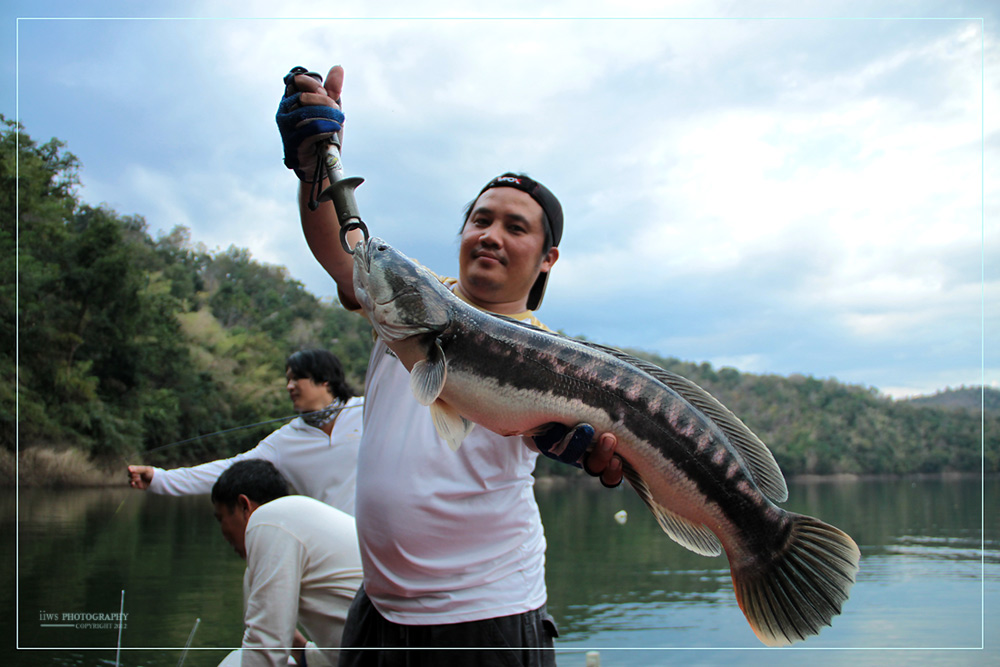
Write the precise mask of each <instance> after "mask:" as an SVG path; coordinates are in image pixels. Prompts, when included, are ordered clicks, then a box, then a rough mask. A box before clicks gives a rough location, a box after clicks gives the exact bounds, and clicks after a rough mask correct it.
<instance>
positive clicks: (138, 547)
mask: <svg viewBox="0 0 1000 667" xmlns="http://www.w3.org/2000/svg"><path fill="white" fill-rule="evenodd" d="M588 481H589V480H588ZM789 492H790V498H789V501H788V502H787V503H785V504H784V506H785V507H786V508H787V509H790V510H792V511H798V512H802V513H806V514H811V515H814V516H818V517H820V518H823V519H824V520H826V521H829V522H830V523H833V524H834V525H837V526H838V527H840V528H842V529H843V530H845V531H846V532H848V533H849V534H850V535H851V536H852V537H854V539H855V541H857V543H858V545H859V546H860V547H861V550H862V564H861V571H860V573H859V575H858V583H857V585H856V586H855V587H854V591H853V593H852V595H851V599H850V600H849V601H848V603H847V605H846V606H845V610H844V614H843V615H842V616H840V617H838V618H837V619H835V621H834V625H833V627H830V628H826V629H825V630H824V631H823V633H822V634H821V635H820V636H819V637H816V638H813V639H810V640H809V641H808V642H806V644H804V645H803V646H806V647H808V648H810V649H812V648H815V649H820V650H822V649H824V648H826V649H843V650H847V649H852V648H854V647H867V648H873V647H874V648H882V649H897V648H924V649H935V650H936V649H942V648H943V649H947V652H946V653H943V654H939V653H935V652H933V651H924V652H920V653H918V654H916V655H917V657H916V658H915V654H911V653H905V660H906V662H908V663H913V662H916V663H917V664H934V662H933V660H931V658H934V659H938V658H940V656H941V655H945V656H947V657H948V661H949V662H958V663H962V662H963V660H964V658H965V657H966V656H974V657H972V658H969V660H971V662H970V661H965V664H977V663H978V661H979V659H980V658H982V657H983V656H984V655H985V654H984V653H983V652H982V651H979V652H976V653H963V654H959V655H958V656H957V657H958V659H957V660H952V659H953V658H955V657H956V656H955V655H954V654H953V653H952V652H951V651H953V650H957V649H961V648H967V649H975V648H977V647H979V646H980V645H981V643H982V628H983V627H984V625H983V619H982V605H983V602H982V600H983V598H982V593H983V588H984V586H985V589H986V594H987V595H997V594H1000V531H998V527H997V525H996V522H995V517H991V518H992V523H990V522H988V523H987V531H988V532H987V534H986V535H985V542H986V550H985V551H982V550H981V547H982V542H983V539H984V536H983V535H982V532H981V526H982V524H983V508H984V498H983V488H982V487H981V485H980V482H979V481H978V480H948V481H943V480H926V481H919V482H912V481H864V482H836V483H834V482H823V483H792V484H791V485H790V488H789ZM537 495H538V500H539V505H540V507H541V510H542V519H543V522H544V524H545V530H546V536H547V539H548V555H547V571H548V575H547V582H548V589H549V609H550V611H551V612H552V613H553V614H554V615H555V617H556V619H557V621H558V622H559V625H560V630H561V631H562V637H561V638H560V642H559V646H560V648H561V649H563V650H568V651H571V653H569V654H567V655H566V656H565V657H564V658H561V659H560V664H561V665H567V666H568V667H574V665H582V664H583V659H582V656H580V655H578V654H577V653H572V651H582V650H583V649H585V648H594V647H597V648H600V649H602V665H604V666H605V667H608V666H615V665H619V666H625V665H629V666H632V665H634V666H638V665H654V664H665V663H669V662H671V661H673V662H683V663H685V664H718V663H719V662H722V661H727V662H728V661H729V660H731V659H732V657H731V656H727V655H725V654H724V653H723V654H719V653H712V654H711V655H710V656H709V654H706V653H700V652H691V651H688V652H684V653H676V652H674V653H670V652H669V651H670V650H680V649H688V648H705V649H707V648H712V649H724V648H730V649H740V650H743V649H746V650H754V651H756V650H758V649H759V648H760V646H761V645H760V643H759V642H758V641H757V639H756V638H755V637H754V636H753V634H752V632H751V631H750V629H749V626H748V624H747V623H746V621H745V619H744V617H743V615H742V613H741V612H740V611H739V609H738V607H737V605H736V601H735V598H734V596H733V593H732V583H731V581H730V577H729V568H728V564H727V562H726V559H725V557H721V556H720V557H717V558H706V557H703V556H698V555H696V554H694V553H691V552H690V551H688V550H686V549H684V548H682V547H680V546H678V545H677V544H675V543H674V542H672V541H671V540H670V539H669V538H667V537H666V536H665V535H664V534H663V532H662V531H661V530H660V528H659V526H658V525H657V524H656V522H655V520H654V519H653V517H652V516H651V515H650V513H649V511H648V510H647V509H646V508H645V506H644V505H643V504H642V503H641V501H639V500H638V498H637V497H636V495H635V494H634V493H633V492H632V491H631V490H629V489H624V488H623V489H619V490H615V491H607V490H605V489H603V488H601V487H600V486H599V485H598V486H596V487H594V486H592V485H590V484H571V485H569V486H567V487H562V488H551V489H544V488H539V489H538V491H537ZM985 496H986V497H985V500H986V502H985V507H987V508H990V507H996V506H997V503H998V501H1000V480H997V479H991V480H987V482H986V484H985ZM621 510H625V511H626V512H627V513H628V521H627V522H626V523H625V524H620V523H619V522H617V521H616V520H615V514H616V513H618V512H619V511H621ZM15 522H16V524H17V535H18V538H19V541H20V543H19V550H18V551H17V552H16V554H15V550H14V544H13V541H12V540H7V541H5V543H4V544H3V547H2V548H3V552H2V555H3V563H2V565H0V575H2V576H3V581H4V582H5V583H4V584H3V586H5V588H4V594H5V599H10V600H14V597H15V596H14V591H13V590H12V588H13V582H14V581H15V571H16V581H17V584H18V586H19V589H18V602H17V607H16V609H17V612H18V618H17V619H15V618H14V616H13V614H9V613H8V614H6V615H5V616H4V617H3V618H2V619H0V632H3V633H5V634H6V636H8V637H10V636H12V635H14V633H15V628H14V625H15V620H16V622H17V624H18V625H17V636H18V640H19V642H20V644H21V646H26V647H40V648H49V649H51V648H60V649H63V650H61V651H59V652H56V653H54V652H51V651H48V652H45V651H37V652H35V651H32V652H22V653H19V654H18V656H17V658H16V660H15V659H10V660H2V662H3V664H19V665H51V664H63V665H96V664H101V661H113V658H114V649H115V644H116V641H117V631H116V630H103V629H102V630H82V629H77V628H48V627H42V621H41V614H42V613H58V614H62V613H64V612H68V613H79V612H83V613H91V612H106V611H117V609H118V607H119V604H120V597H121V591H122V590H123V589H124V590H125V591H126V600H125V608H126V611H127V612H128V613H129V616H128V620H127V627H126V628H125V629H124V631H123V638H122V641H123V645H124V646H125V647H126V649H128V650H127V651H125V652H124V653H123V654H122V664H123V665H130V666H134V665H144V666H145V667H155V666H157V665H176V664H177V661H178V659H179V657H180V653H181V648H182V647H183V646H184V644H185V643H186V641H187V637H188V634H189V633H190V631H191V628H192V625H193V623H194V622H195V619H197V618H200V619H202V623H201V625H200V627H199V630H198V633H197V636H196V638H195V642H194V644H193V647H194V648H195V649H197V650H196V651H195V652H192V653H191V654H189V656H188V658H187V661H186V662H185V664H186V665H189V667H190V666H191V665H199V664H204V665H215V664H217V662H218V660H220V659H221V657H222V656H223V655H224V651H221V650H220V651H218V652H210V651H207V650H206V649H209V648H213V647H214V648H219V649H225V648H228V647H233V646H235V645H237V644H238V643H239V639H240V636H241V633H242V628H241V626H242V623H241V617H242V600H241V585H240V582H241V577H242V572H243V567H244V564H243V561H241V560H240V559H239V558H238V557H236V556H235V555H234V554H233V553H232V550H231V549H230V547H229V546H228V545H227V544H226V543H225V542H224V540H223V539H222V538H221V536H220V535H219V534H218V527H217V525H216V523H215V520H214V518H213V517H212V513H211V508H210V505H209V502H208V500H207V498H205V497H200V498H163V497H157V496H149V495H146V494H141V493H137V492H133V491H130V490H128V489H85V490H72V491H33V492H22V493H21V494H20V496H19V504H18V505H15V496H14V494H13V493H8V494H3V495H0V524H2V525H3V528H4V529H5V530H6V531H7V532H6V534H7V535H13V534H14V532H15ZM15 555H16V556H17V558H18V560H17V562H16V563H15ZM984 570H985V573H986V576H985V579H984V576H983V573H984ZM994 599H995V598H994ZM991 627H995V625H994V626H991ZM640 647H641V648H653V649H657V651H654V652H653V653H648V654H647V653H641V652H638V651H636V649H638V648H640ZM88 648H89V649H97V648H100V649H102V650H99V651H87V650H85V649H88ZM163 648H166V649H169V650H161V649H163ZM137 649H143V650H137ZM665 651H666V652H665ZM763 655H764V654H757V653H755V654H754V655H753V659H754V660H755V661H756V660H757V659H761V660H762V659H763ZM766 655H767V660H768V662H771V663H774V665H775V667H777V666H778V665H781V664H782V663H783V662H784V663H786V664H792V662H791V661H792V660H793V659H794V660H795V664H796V665H798V663H799V662H801V660H802V655H803V654H802V653H800V652H796V651H794V650H793V651H778V652H768V653H767V654H766ZM808 655H809V656H810V657H809V660H810V662H816V663H817V664H824V661H825V660H826V657H825V655H821V654H815V653H809V654H808ZM816 655H820V657H818V658H815V659H814V656H816ZM833 655H837V656H839V657H840V658H843V657H844V656H843V654H833ZM869 656H878V660H877V661H876V660H875V658H869ZM935 656H936V657H935ZM3 657H4V656H2V655H0V659H2V658H3ZM993 657H997V656H995V655H994V656H993ZM850 659H851V661H852V662H857V663H860V664H862V665H864V664H872V665H874V664H880V665H881V664H883V663H884V662H886V661H895V660H896V658H889V656H887V655H886V654H885V653H884V652H879V651H874V652H866V653H861V654H859V655H854V654H852V655H851V658H850ZM866 660H867V661H868V662H866ZM921 660H923V662H921ZM104 664H107V662H105V663H104ZM827 664H839V663H838V662H837V661H831V662H828V663H827ZM941 664H944V663H943V662H942V663H941ZM983 664H985V663H983Z"/></svg>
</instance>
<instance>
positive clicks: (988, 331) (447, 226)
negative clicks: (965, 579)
mask: <svg viewBox="0 0 1000 667" xmlns="http://www.w3.org/2000/svg"><path fill="white" fill-rule="evenodd" d="M272 4H274V3H264V2H240V3H234V2H221V1H214V2H213V1H211V0H207V1H206V0H197V1H196V2H194V1H192V2H185V1H173V2H158V3H149V5H148V7H147V6H146V5H144V4H142V3H131V2H129V3H126V2H100V3H97V2H86V1H83V2H81V1H80V0H75V1H74V2H62V1H47V2H45V3H38V2H25V1H22V0H15V1H13V2H7V3H5V4H4V8H3V9H2V10H0V11H2V12H3V18H4V25H3V32H2V38H0V39H2V42H3V48H4V52H5V53H7V54H12V55H14V56H15V57H14V58H8V59H5V61H4V63H3V65H4V69H3V76H4V77H5V78H4V84H5V85H4V86H3V97H2V98H0V113H3V114H4V115H5V116H7V117H8V118H14V117H17V118H19V119H20V121H21V123H22V124H23V125H24V126H25V129H26V130H27V132H28V133H29V134H30V135H31V136H32V137H33V138H34V139H36V140H39V141H44V140H47V139H48V138H50V137H58V138H59V139H61V140H63V141H65V142H66V143H67V145H68V149H69V150H70V151H72V152H73V153H74V154H76V155H77V156H78V157H79V158H80V160H81V162H82V164H83V170H82V172H81V177H82V182H83V186H82V188H81V190H80V194H81V196H82V198H83V200H84V201H86V202H87V203H90V204H99V203H106V204H107V205H108V206H110V207H112V208H114V209H115V210H116V211H118V212H119V213H123V214H139V215H142V216H144V217H145V219H146V221H147V223H148V225H149V228H150V231H151V232H152V233H153V234H154V235H155V234H157V233H167V232H169V231H170V230H171V229H172V228H173V227H174V226H176V225H183V226H185V227H188V228H189V229H190V230H191V236H192V240H193V241H194V242H200V243H203V244H204V245H205V246H207V247H208V248H209V249H225V248H227V247H229V246H230V245H236V246H239V247H246V248H249V249H250V251H251V252H252V254H253V256H254V257H255V258H256V259H258V260H260V261H263V262H268V263H272V264H280V265H284V266H287V267H288V268H289V272H290V274H291V275H292V276H293V277H294V278H296V279H298V280H300V281H302V282H303V283H304V284H305V285H306V287H307V288H308V289H309V290H310V291H312V292H313V293H314V294H317V295H318V296H325V297H329V296H332V295H333V293H334V287H333V285H332V282H331V281H330V280H329V279H328V278H327V277H326V276H325V274H324V273H323V271H322V270H321V269H320V268H319V267H318V265H316V264H315V262H314V261H313V260H312V257H311V255H310V254H309V251H308V249H307V247H306V245H305V243H304V241H303V240H302V237H301V232H300V228H299V224H298V217H297V209H296V207H295V205H294V193H295V189H296V181H295V178H294V176H293V175H292V174H291V173H290V172H289V171H288V170H286V169H285V168H284V166H283V165H282V162H281V157H282V152H281V145H280V141H279V138H278V133H277V130H276V128H275V125H274V112H275V109H276V106H277V102H278V99H279V97H280V93H281V89H282V85H281V77H282V76H283V75H284V74H285V72H287V71H288V69H289V68H290V67H292V66H294V65H305V66H307V67H309V68H311V69H315V70H318V71H322V72H326V70H327V69H328V68H329V67H330V66H331V65H334V64H340V65H343V66H344V68H345V70H346V83H345V91H344V104H345V111H346V113H347V118H348V120H347V127H346V137H345V153H344V162H345V165H346V170H347V172H348V174H351V175H359V176H363V177H364V178H365V183H364V184H363V185H362V186H361V188H360V189H359V190H358V193H357V198H358V203H359V205H360V208H361V211H362V215H363V217H364V219H365V220H366V222H367V223H368V225H369V227H370V228H371V230H372V231H373V233H375V234H377V235H379V236H381V237H383V238H384V239H386V240H387V241H389V242H390V243H391V244H393V245H395V246H397V247H398V248H400V249H401V250H403V251H404V252H406V253H408V254H410V255H411V256H413V257H415V258H417V259H419V260H420V261H422V262H423V263H424V264H426V265H428V266H429V267H430V268H432V269H434V270H436V271H437V272H439V273H443V274H446V275H454V274H455V272H456V271H457V231H458V227H459V224H460V212H461V210H462V207H463V206H464V205H465V204H466V203H467V202H468V200H469V199H470V198H471V197H472V196H473V195H474V194H475V193H476V192H477V191H478V189H479V188H480V187H481V185H482V184H483V183H485V182H486V181H487V180H489V179H490V178H491V177H492V176H494V175H496V174H498V173H500V172H503V171H507V170H516V171H524V172H527V173H528V174H530V175H532V176H533V177H535V178H537V179H538V180H541V181H542V182H544V183H545V184H546V185H548V186H549V187H550V188H551V189H552V190H553V191H554V192H555V193H556V194H557V195H558V196H559V197H560V199H561V201H562V203H563V207H564V209H565V213H566V233H565V237H564V240H563V243H562V245H561V251H562V256H561V258H560V260H559V262H558V264H557V265H556V266H555V268H554V271H553V274H552V279H551V280H550V282H549V289H548V293H547V296H546V301H545V304H544V307H543V309H542V310H541V312H540V313H539V314H540V316H541V317H542V319H543V320H544V321H545V322H546V323H547V324H549V325H550V326H552V327H553V328H558V329H561V330H563V331H565V332H566V333H569V334H571V335H581V334H582V335H586V336H587V337H588V338H590V339H591V340H596V341H600V342H604V343H609V344H613V345H617V346H623V347H633V348H640V349H644V350H648V351H652V352H657V353H659V354H662V355H665V356H674V357H678V358H680V359H683V360H688V361H694V362H699V363H700V362H703V361H707V362H709V363H711V364H713V365H714V366H716V367H720V366H732V367H735V368H737V369H739V370H741V371H746V372H754V373H775V374H780V375H789V374H793V373H800V374H803V375H811V376H815V377H818V378H836V379H838V380H840V381H843V382H847V383H851V384H858V385H863V386H866V387H875V388H877V389H878V390H879V391H881V392H882V393H884V394H887V395H891V396H896V397H902V396H907V395H914V394H922V393H933V392H934V391H935V390H938V389H941V388H945V387H949V386H951V387H957V386H960V385H973V384H980V383H981V382H983V381H984V380H985V382H986V383H987V384H991V385H994V386H996V385H997V381H998V380H1000V372H998V371H1000V362H998V360H997V357H996V354H995V351H994V350H993V349H992V346H991V345H990V339H991V336H992V338H993V340H995V339H996V331H997V328H998V324H1000V318H998V316H997V308H996V304H997V303H998V299H1000V276H998V274H997V260H998V259H1000V252H998V245H997V239H996V232H997V217H998V216H997V214H998V212H1000V211H998V209H1000V206H998V199H997V190H996V188H995V185H991V184H995V183H996V175H997V166H996V165H997V161H998V160H997V158H998V141H997V129H998V127H997V126H998V122H997V121H998V120H1000V114H997V113H992V114H990V113H987V114H986V115H985V116H984V109H986V110H987V111H988V109H989V108H991V107H992V108H993V109H994V110H995V109H996V108H997V105H998V101H1000V98H998V95H997V92H998V90H997V88H998V83H1000V78H998V76H997V74H998V67H1000V48H998V42H997V32H996V25H997V18H998V12H997V9H996V6H995V5H994V4H993V3H991V2H988V1H984V2H915V1H914V2H825V3H811V2H756V3H755V2H744V3H732V2H717V3H711V2H690V3H683V2H670V3H666V2H643V1H641V0H633V1H629V0H617V1H616V2H614V3H605V2H578V1H574V2H569V1H564V2H547V3H536V2H523V1H521V0H513V1H509V2H505V3H503V7H502V8H501V9H493V8H491V9H489V10H480V11H478V12H476V13H470V11H469V9H468V8H467V7H466V4H467V3H460V2H435V3H419V2H416V3H415V2H381V3H378V4H377V9H372V8H371V7H369V6H368V5H369V4H373V3H363V2H354V1H350V0H348V1H344V2H337V3H330V2H322V3H312V4H306V3H296V2H285V3H281V4H282V6H283V9H281V10H280V14H279V13H275V12H276V10H275V9H274V7H272ZM136 12H140V13H136ZM318 16H322V17H324V18H315V17H318ZM18 17H20V18H18ZM302 17H313V18H302ZM400 17H405V18H400ZM984 313H985V315H984ZM984 332H985V337H984ZM984 341H985V345H984ZM984 349H985V354H984Z"/></svg>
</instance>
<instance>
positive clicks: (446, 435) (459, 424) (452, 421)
mask: <svg viewBox="0 0 1000 667" xmlns="http://www.w3.org/2000/svg"><path fill="white" fill-rule="evenodd" d="M431 420H432V421H433V422H434V428H435V429H436V430H437V432H438V435H440V436H441V437H442V438H443V439H444V441H445V442H447V443H448V446H449V447H451V451H453V452H457V451H458V448H459V447H461V446H462V441H463V440H465V436H467V435H469V432H470V431H471V430H472V428H473V427H474V426H475V424H473V423H472V422H470V421H469V420H468V419H466V418H465V417H463V416H462V415H460V414H458V412H456V411H455V409H454V408H453V407H451V406H450V405H449V404H447V403H445V402H444V401H441V400H437V401H434V402H433V403H431Z"/></svg>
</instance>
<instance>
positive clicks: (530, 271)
mask: <svg viewBox="0 0 1000 667" xmlns="http://www.w3.org/2000/svg"><path fill="white" fill-rule="evenodd" d="M544 246H545V227H544V223H543V222H542V207H541V206H539V205H538V202H536V201H535V200H534V199H532V198H531V195H529V194H528V193H526V192H522V191H521V190H515V189H514V188H504V187H500V188H491V189H489V190H487V191H486V192H484V193H483V194H482V195H480V196H479V199H477V200H476V202H475V203H474V204H473V206H472V212H471V213H470V214H469V218H468V220H466V222H465V226H464V227H463V228H462V237H461V246H460V248H459V257H458V262H459V275H460V278H461V281H460V287H461V289H462V291H463V292H464V293H465V295H466V296H468V297H469V298H470V299H471V300H472V301H473V302H475V303H476V304H477V305H479V306H482V307H485V308H489V309H494V308H496V307H501V308H502V310H500V311H498V312H510V313H515V312H520V311H523V310H524V309H525V305H524V303H525V302H526V301H527V298H528V292H529V291H531V287H532V285H534V283H535V279H536V278H537V277H538V274H539V272H540V271H548V270H549V269H550V268H551V267H552V265H553V264H554V263H555V261H556V259H558V257H559V250H558V249H557V248H551V249H550V250H549V252H548V253H546V254H545V255H544V256H543V255H542V248H543V247H544ZM505 306H506V307H505Z"/></svg>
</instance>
